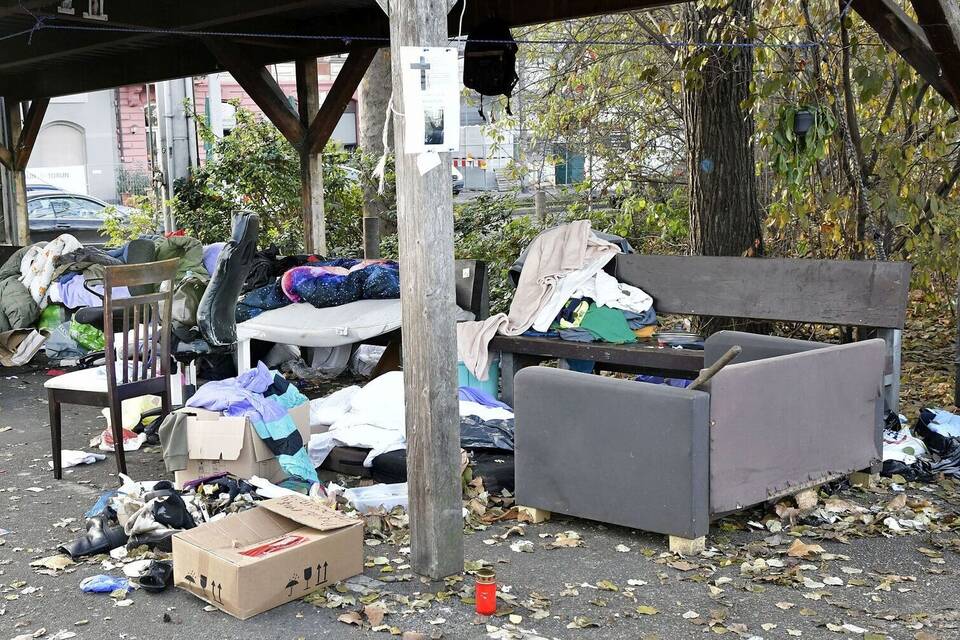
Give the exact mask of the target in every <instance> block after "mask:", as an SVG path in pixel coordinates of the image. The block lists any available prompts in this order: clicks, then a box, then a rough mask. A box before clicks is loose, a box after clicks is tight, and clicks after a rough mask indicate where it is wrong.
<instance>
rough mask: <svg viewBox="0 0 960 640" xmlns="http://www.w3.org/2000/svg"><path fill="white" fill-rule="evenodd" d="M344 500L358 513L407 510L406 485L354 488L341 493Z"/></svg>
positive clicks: (404, 483)
mask: <svg viewBox="0 0 960 640" xmlns="http://www.w3.org/2000/svg"><path fill="white" fill-rule="evenodd" d="M343 497H344V498H346V499H347V500H348V501H349V502H350V503H351V504H352V505H353V506H354V507H355V508H356V510H357V511H359V512H360V513H370V512H373V511H377V510H378V509H381V508H382V509H384V510H386V511H390V510H391V509H393V508H394V507H403V508H404V510H406V508H407V483H406V482H400V483H397V484H374V485H370V486H369V487H356V488H354V489H347V490H346V491H344V492H343Z"/></svg>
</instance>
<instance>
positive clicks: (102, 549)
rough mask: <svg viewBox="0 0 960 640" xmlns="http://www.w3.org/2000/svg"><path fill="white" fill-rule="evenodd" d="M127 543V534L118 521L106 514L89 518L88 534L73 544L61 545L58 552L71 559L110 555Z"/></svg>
mask: <svg viewBox="0 0 960 640" xmlns="http://www.w3.org/2000/svg"><path fill="white" fill-rule="evenodd" d="M126 543H127V534H126V532H125V531H124V530H123V527H121V526H120V525H119V524H117V523H116V521H114V520H112V519H111V518H108V517H107V516H105V515H104V514H100V515H98V516H94V517H92V518H87V533H86V535H83V536H81V537H79V538H77V539H76V540H74V541H73V542H68V543H67V544H64V545H60V547H58V551H61V552H62V553H66V554H68V555H69V556H70V557H71V558H80V557H83V556H90V555H96V554H98V553H109V552H110V551H112V550H113V549H116V548H117V547H122V546H123V545H125V544H126Z"/></svg>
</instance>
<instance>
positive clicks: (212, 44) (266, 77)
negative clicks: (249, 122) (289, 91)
mask: <svg viewBox="0 0 960 640" xmlns="http://www.w3.org/2000/svg"><path fill="white" fill-rule="evenodd" d="M205 42H206V45H207V48H208V49H210V52H211V53H213V55H214V56H215V57H216V58H217V60H218V61H219V62H220V64H221V65H223V67H224V68H225V69H226V70H227V71H229V72H230V75H232V76H233V77H234V79H235V80H236V81H237V82H238V83H239V84H240V86H241V87H243V90H244V91H246V92H247V94H248V95H249V96H250V97H251V98H252V99H253V101H254V102H256V103H257V106H258V107H260V110H261V111H263V113H264V115H266V116H267V118H268V119H269V120H270V122H272V123H273V124H274V126H276V127H277V129H279V130H280V133H282V134H283V137H284V138H286V139H287V140H289V141H290V144H292V145H293V146H294V147H296V148H297V149H300V147H301V146H302V145H303V143H304V140H305V139H306V135H307V129H306V127H304V126H303V125H302V124H301V123H300V116H299V115H298V114H297V112H296V111H295V110H294V109H293V107H292V106H290V101H289V100H288V99H287V96H286V95H285V94H284V93H283V89H281V88H280V85H279V84H277V81H276V80H274V78H273V76H272V75H270V72H269V71H267V68H266V67H264V66H262V65H258V64H253V63H250V62H249V61H248V60H247V57H246V56H245V55H244V53H243V49H241V48H240V47H237V46H235V45H234V44H232V43H229V42H226V41H225V40H223V39H222V38H208V39H207V40H206V41H205Z"/></svg>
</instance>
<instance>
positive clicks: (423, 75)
mask: <svg viewBox="0 0 960 640" xmlns="http://www.w3.org/2000/svg"><path fill="white" fill-rule="evenodd" d="M410 68H411V69H419V70H420V90H421V91H426V90H427V69H429V68H430V63H429V62H427V59H426V58H424V57H423V56H420V62H414V63H413V64H411V65H410Z"/></svg>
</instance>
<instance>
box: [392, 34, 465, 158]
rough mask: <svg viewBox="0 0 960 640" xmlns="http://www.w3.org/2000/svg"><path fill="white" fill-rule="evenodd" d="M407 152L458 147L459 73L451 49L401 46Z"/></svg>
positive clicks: (403, 109)
mask: <svg viewBox="0 0 960 640" xmlns="http://www.w3.org/2000/svg"><path fill="white" fill-rule="evenodd" d="M400 66H401V69H402V74H401V77H402V82H403V100H402V105H401V106H402V113H403V120H404V132H405V136H404V138H405V145H404V147H405V150H406V152H407V153H417V154H419V153H424V152H428V151H433V152H444V151H456V150H457V149H459V147H460V73H459V65H458V64H457V51H456V49H453V48H450V47H401V49H400Z"/></svg>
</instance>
